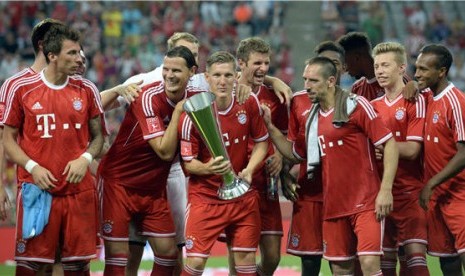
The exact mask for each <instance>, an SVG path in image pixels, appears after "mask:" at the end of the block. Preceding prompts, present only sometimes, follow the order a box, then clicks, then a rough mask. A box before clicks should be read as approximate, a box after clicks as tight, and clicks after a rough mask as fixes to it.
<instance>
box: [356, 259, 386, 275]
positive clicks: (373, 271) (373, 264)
mask: <svg viewBox="0 0 465 276" xmlns="http://www.w3.org/2000/svg"><path fill="white" fill-rule="evenodd" d="M358 259H359V260H360V266H361V267H362V272H363V275H382V272H381V257H380V256H374V255H366V256H358Z"/></svg>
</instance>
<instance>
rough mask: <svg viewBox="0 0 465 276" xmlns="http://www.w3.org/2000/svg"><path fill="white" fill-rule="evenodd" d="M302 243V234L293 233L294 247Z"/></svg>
mask: <svg viewBox="0 0 465 276" xmlns="http://www.w3.org/2000/svg"><path fill="white" fill-rule="evenodd" d="M299 243H300V236H299V235H297V234H292V236H291V244H292V246H293V247H297V246H299Z"/></svg>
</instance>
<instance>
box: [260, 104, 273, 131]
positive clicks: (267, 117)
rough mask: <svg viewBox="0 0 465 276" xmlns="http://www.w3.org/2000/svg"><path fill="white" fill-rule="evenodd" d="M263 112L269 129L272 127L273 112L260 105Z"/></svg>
mask: <svg viewBox="0 0 465 276" xmlns="http://www.w3.org/2000/svg"><path fill="white" fill-rule="evenodd" d="M260 106H261V108H262V110H263V121H264V122H265V126H266V127H268V126H270V125H271V110H270V109H269V108H268V106H266V105H265V104H261V105H260Z"/></svg>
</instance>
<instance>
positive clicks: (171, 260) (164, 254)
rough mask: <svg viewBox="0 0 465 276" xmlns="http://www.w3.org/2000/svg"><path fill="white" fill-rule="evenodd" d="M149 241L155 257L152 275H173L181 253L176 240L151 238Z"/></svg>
mask: <svg viewBox="0 0 465 276" xmlns="http://www.w3.org/2000/svg"><path fill="white" fill-rule="evenodd" d="M148 241H149V244H150V246H151V247H152V250H153V254H154V255H155V261H154V264H153V269H152V275H155V274H153V273H154V272H155V273H156V274H157V275H173V272H174V270H175V267H176V266H177V265H178V252H179V250H178V248H177V246H176V242H175V240H174V238H156V237H149V238H148Z"/></svg>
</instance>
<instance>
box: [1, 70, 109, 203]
mask: <svg viewBox="0 0 465 276" xmlns="http://www.w3.org/2000/svg"><path fill="white" fill-rule="evenodd" d="M10 93H11V95H12V97H10V98H9V99H8V101H7V109H6V112H5V125H8V126H12V127H14V128H17V129H19V133H18V137H19V139H18V141H19V142H18V143H19V145H20V147H21V148H22V149H23V151H24V152H25V153H26V154H27V155H28V156H29V157H30V158H31V159H32V160H34V161H36V162H37V163H39V164H40V165H41V166H42V167H45V168H46V169H48V170H49V171H50V172H51V173H52V174H53V175H54V177H55V178H56V179H58V181H56V182H54V184H55V185H56V186H57V187H56V188H54V189H52V190H51V193H52V194H55V195H62V194H73V193H78V192H81V191H85V190H88V189H93V188H94V187H95V184H94V180H93V178H92V176H91V174H90V171H89V170H88V171H87V173H86V175H85V177H84V179H83V180H82V181H81V183H79V184H69V183H67V182H66V177H67V175H63V172H64V170H65V167H66V164H67V163H68V162H69V161H72V160H74V159H77V158H79V157H80V155H81V154H83V153H84V152H85V151H86V149H87V146H88V144H89V141H90V139H91V137H90V132H89V124H88V123H89V120H90V119H92V118H94V117H95V116H100V115H101V114H102V113H103V108H102V103H101V100H100V94H99V91H98V90H97V88H96V87H95V85H94V84H93V83H92V82H90V81H89V80H86V79H83V78H81V77H80V76H70V77H68V79H67V80H66V82H65V83H64V84H63V85H59V86H57V85H54V84H51V83H50V82H48V81H47V80H46V79H45V77H44V71H42V72H40V73H39V74H35V75H32V76H31V77H28V78H24V79H22V80H21V84H19V83H18V85H16V86H14V87H12V90H11V91H10ZM17 173H18V174H17V177H18V182H19V183H21V182H31V183H34V179H33V178H32V175H31V174H29V173H28V172H27V171H26V170H25V169H24V168H23V167H21V166H18V169H17Z"/></svg>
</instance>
